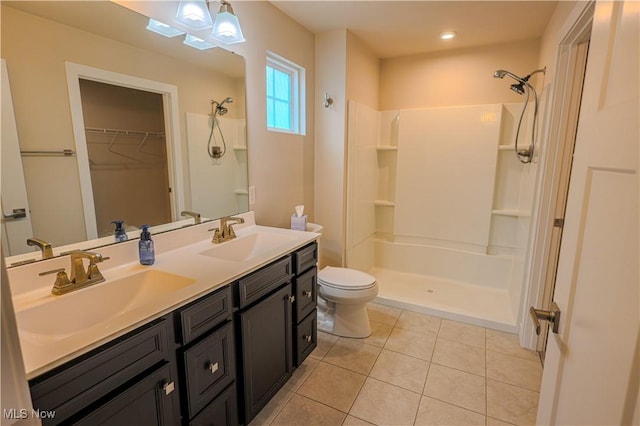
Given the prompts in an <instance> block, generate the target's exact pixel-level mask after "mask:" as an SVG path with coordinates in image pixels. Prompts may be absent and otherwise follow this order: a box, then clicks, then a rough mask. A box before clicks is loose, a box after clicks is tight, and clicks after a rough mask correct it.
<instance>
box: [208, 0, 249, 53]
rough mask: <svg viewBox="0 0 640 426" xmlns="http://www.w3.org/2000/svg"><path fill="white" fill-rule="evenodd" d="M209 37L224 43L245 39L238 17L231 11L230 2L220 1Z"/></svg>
mask: <svg viewBox="0 0 640 426" xmlns="http://www.w3.org/2000/svg"><path fill="white" fill-rule="evenodd" d="M211 38H213V39H214V40H216V41H219V42H220V43H224V44H234V43H242V42H243V41H245V38H244V35H243V34H242V29H241V28H240V22H239V21H238V17H237V16H236V15H235V13H233V8H232V7H231V4H230V3H229V2H227V1H226V0H221V1H220V9H219V10H218V13H217V15H216V18H215V21H214V22H213V32H212V33H211Z"/></svg>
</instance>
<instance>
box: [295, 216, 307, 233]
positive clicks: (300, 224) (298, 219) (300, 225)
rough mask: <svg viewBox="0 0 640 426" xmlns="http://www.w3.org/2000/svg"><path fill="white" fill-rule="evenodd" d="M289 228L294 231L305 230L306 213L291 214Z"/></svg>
mask: <svg viewBox="0 0 640 426" xmlns="http://www.w3.org/2000/svg"><path fill="white" fill-rule="evenodd" d="M291 229H293V230H295V231H306V230H307V215H306V214H305V215H302V216H296V215H295V214H292V215H291Z"/></svg>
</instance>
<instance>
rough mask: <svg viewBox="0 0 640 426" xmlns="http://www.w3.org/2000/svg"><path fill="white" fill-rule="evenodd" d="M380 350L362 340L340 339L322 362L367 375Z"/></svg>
mask: <svg viewBox="0 0 640 426" xmlns="http://www.w3.org/2000/svg"><path fill="white" fill-rule="evenodd" d="M381 350H382V348H379V347H377V346H373V345H368V344H366V343H364V342H363V341H362V339H345V338H340V339H339V340H338V341H337V342H336V343H335V344H334V345H333V347H332V348H331V349H330V350H329V352H327V354H326V355H325V356H324V358H323V361H324V362H328V363H329V364H333V365H338V366H340V367H344V368H348V369H349V370H353V371H355V372H357V373H361V374H369V372H370V371H371V368H372V367H373V364H375V362H376V359H377V358H378V355H379V354H380V351H381Z"/></svg>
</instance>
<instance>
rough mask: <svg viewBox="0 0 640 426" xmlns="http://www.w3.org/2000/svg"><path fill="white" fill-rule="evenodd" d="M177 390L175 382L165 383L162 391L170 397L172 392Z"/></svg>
mask: <svg viewBox="0 0 640 426" xmlns="http://www.w3.org/2000/svg"><path fill="white" fill-rule="evenodd" d="M175 388H176V385H175V384H174V382H170V383H165V384H164V385H162V389H164V394H165V395H169V394H170V393H171V392H173V391H174V389H175Z"/></svg>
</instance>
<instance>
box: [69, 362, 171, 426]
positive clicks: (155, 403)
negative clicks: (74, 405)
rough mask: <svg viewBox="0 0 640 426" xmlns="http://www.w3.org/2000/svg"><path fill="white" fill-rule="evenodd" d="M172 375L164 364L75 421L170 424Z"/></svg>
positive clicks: (115, 425) (88, 425) (89, 425)
mask: <svg viewBox="0 0 640 426" xmlns="http://www.w3.org/2000/svg"><path fill="white" fill-rule="evenodd" d="M175 392H176V389H175V379H174V378H173V377H172V374H171V370H170V368H169V365H164V366H163V367H161V368H159V369H158V370H156V371H155V372H153V373H151V374H149V375H148V376H146V377H145V378H144V379H142V380H140V381H139V382H137V383H135V384H134V385H133V386H131V387H130V388H128V389H127V390H125V391H123V392H121V393H119V394H118V395H117V396H116V397H114V398H113V399H110V400H109V401H107V402H105V403H104V404H102V405H100V406H99V407H97V408H96V409H95V410H93V411H92V412H91V414H89V415H87V416H85V417H83V418H81V419H80V420H78V421H77V422H73V423H74V424H78V425H86V426H94V425H113V426H122V425H145V424H148V425H158V426H163V425H173V424H175V422H176V418H177V417H176V415H175V413H174V404H173V398H172V395H173V394H174V393H175Z"/></svg>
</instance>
